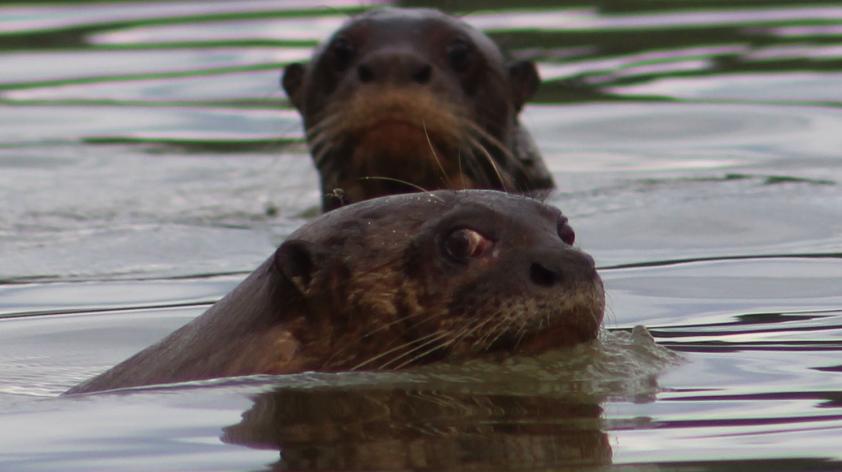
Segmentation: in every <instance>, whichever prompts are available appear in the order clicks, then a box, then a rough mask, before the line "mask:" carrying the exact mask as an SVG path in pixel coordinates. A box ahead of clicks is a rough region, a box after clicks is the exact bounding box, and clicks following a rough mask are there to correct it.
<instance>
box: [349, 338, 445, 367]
mask: <svg viewBox="0 0 842 472" xmlns="http://www.w3.org/2000/svg"><path fill="white" fill-rule="evenodd" d="M448 336H449V333H447V332H444V333H442V332H439V331H435V332H433V333H431V334H428V335H426V336H422V337H420V338H418V339H413V340H412V341H409V342H407V343H404V344H401V345H399V346H396V347H393V348H392V349H389V350H387V351H384V352H382V353H380V354H378V355H376V356H374V357H372V358H370V359H368V360H366V361H364V362H361V363H360V364H357V365H356V366H354V367H352V368H351V370H357V369H359V368H361V367H363V366H366V365H368V364H371V363H372V362H374V361H376V360H378V359H381V358H383V357H384V356H388V355H389V354H392V353H394V352H396V351H400V350H401V349H405V348H407V347H410V346H412V345H414V344H418V343H419V342H420V343H421V344H419V345H417V346H415V347H413V348H412V349H410V350H408V351H406V352H404V353H403V354H401V355H399V356H397V357H395V358H393V359H391V360H390V361H388V362H386V363H384V364H381V365H380V366H379V367H378V368H379V369H386V368H387V367H388V366H389V364H391V363H393V362H395V361H397V360H398V359H401V358H402V357H405V356H407V355H409V354H411V353H413V352H415V351H417V350H418V349H423V348H424V347H426V346H429V345H430V344H433V343H436V342H438V341H441V340H442V339H443V338H446V337H448Z"/></svg>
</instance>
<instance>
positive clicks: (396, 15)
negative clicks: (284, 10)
mask: <svg viewBox="0 0 842 472" xmlns="http://www.w3.org/2000/svg"><path fill="white" fill-rule="evenodd" d="M539 83H540V79H539V77H538V73H537V70H536V68H535V65H534V64H533V63H531V62H529V61H515V62H506V61H505V59H504V58H503V55H502V53H501V51H500V49H499V48H498V47H497V45H496V44H494V42H493V41H492V40H491V39H490V38H488V37H487V36H486V35H484V34H483V33H482V32H480V31H479V30H477V29H475V28H473V27H471V26H470V25H468V24H467V23H465V22H463V21H461V20H460V19H458V18H455V17H452V16H449V15H446V14H444V13H441V12H439V11H436V10H427V9H396V8H384V9H378V10H372V11H369V12H367V13H364V14H361V15H359V16H356V17H354V18H352V19H351V20H349V21H348V22H347V23H346V24H345V25H344V26H342V27H341V28H340V29H339V30H338V31H337V32H336V33H335V34H334V35H333V36H332V37H331V38H330V39H329V40H328V41H327V42H326V43H325V44H324V45H322V46H321V47H320V48H318V49H317V50H316V52H315V53H314V55H313V58H312V60H311V62H310V63H308V64H306V65H305V64H291V65H289V66H287V68H286V70H285V71H284V78H283V86H284V89H285V90H286V92H287V95H288V96H289V98H290V101H291V102H292V104H293V105H294V106H295V107H296V108H297V109H298V111H299V112H300V113H301V115H302V118H303V120H304V126H305V128H306V131H307V140H308V143H309V145H310V151H311V153H312V155H313V159H314V161H315V164H316V167H317V169H318V171H319V175H320V178H321V187H322V192H323V195H324V197H323V201H322V203H323V209H324V210H330V209H333V208H336V207H338V206H341V205H343V204H347V203H353V202H357V201H361V200H364V199H368V198H373V197H377V196H383V195H389V194H395V193H407V192H413V191H416V190H418V188H424V189H427V190H432V189H442V188H444V189H466V188H489V189H497V190H505V191H510V192H536V191H540V190H546V189H550V188H552V187H553V179H552V177H551V176H550V174H549V172H548V171H547V169H546V167H545V166H544V163H543V161H542V160H541V157H540V155H539V154H538V152H537V150H536V147H535V145H534V143H533V141H532V138H531V137H530V136H529V133H528V132H527V131H526V130H525V129H524V128H523V127H522V126H521V124H520V121H519V120H518V113H519V112H520V110H521V108H522V107H523V105H524V103H525V102H526V100H528V99H529V98H531V97H532V95H533V94H534V93H535V92H536V90H537V88H538V85H539Z"/></svg>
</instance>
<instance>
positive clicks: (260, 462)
mask: <svg viewBox="0 0 842 472" xmlns="http://www.w3.org/2000/svg"><path fill="white" fill-rule="evenodd" d="M377 3H380V2H365V5H366V6H368V5H374V4H377ZM401 3H402V4H404V5H410V4H412V5H418V4H421V5H424V6H430V5H438V6H444V7H449V8H451V9H452V10H453V11H456V12H458V13H459V14H461V15H464V18H465V20H466V21H468V22H470V23H472V24H475V25H477V26H479V27H481V28H483V29H485V30H486V31H488V32H489V33H490V34H491V35H492V36H493V37H494V38H495V39H496V40H497V41H499V42H500V43H501V44H503V45H504V46H505V47H507V48H508V49H509V50H510V51H511V53H512V55H513V56H514V57H516V58H519V59H531V60H534V61H536V62H537V63H538V67H539V69H540V71H541V74H542V76H543V79H544V83H543V86H542V88H541V91H540V93H539V97H538V100H539V102H540V103H538V104H532V105H530V106H528V107H527V108H526V110H525V116H524V120H525V122H526V123H527V125H528V126H529V128H530V130H531V131H532V133H533V135H534V136H535V138H536V141H537V142H538V144H539V146H540V147H541V150H542V152H543V154H544V156H545V157H546V160H547V164H548V166H549V168H550V169H551V171H552V172H553V174H554V178H555V180H556V182H557V183H558V187H559V188H558V191H557V192H556V193H554V194H553V195H552V196H550V201H551V202H552V203H554V204H556V205H557V206H559V207H560V208H562V209H563V210H564V211H565V213H566V214H567V215H568V216H570V217H571V221H572V223H573V225H574V227H575V228H576V230H577V239H578V241H579V242H580V244H581V245H582V246H583V248H585V249H586V250H588V251H589V252H591V253H592V254H593V255H594V256H595V257H596V259H597V261H598V263H599V264H600V265H601V266H602V267H603V270H602V274H603V278H604V280H605V283H606V289H607V296H608V304H609V308H608V313H607V316H606V325H607V327H608V328H609V329H611V330H614V331H612V332H610V333H607V334H606V335H605V337H604V338H603V340H602V344H600V345H597V346H588V347H583V348H581V349H580V350H579V351H577V352H575V353H569V352H562V353H554V354H555V356H556V357H549V358H544V357H542V358H537V359H515V360H510V361H508V362H505V363H503V364H502V365H500V364H488V363H477V364H468V365H465V366H443V367H441V370H436V369H435V368H434V369H433V370H432V371H421V372H411V373H400V374H352V375H338V376H319V375H302V376H292V377H290V378H282V379H277V378H276V379H266V378H262V377H257V378H252V379H234V380H229V381H221V382H207V383H201V382H200V383H196V384H188V385H179V386H172V387H169V388H160V389H138V390H134V391H129V392H121V393H114V394H105V395H93V396H86V397H77V398H64V397H56V395H58V394H59V393H60V392H62V391H63V390H65V389H66V388H68V387H69V386H71V385H73V384H74V383H76V382H78V381H80V380H82V379H84V378H86V377H88V376H90V375H92V374H93V373H95V372H98V371H101V370H103V369H105V368H107V367H108V366H110V365H113V364H114V363H116V362H117V361H119V360H121V359H123V358H124V357H126V356H128V355H130V354H131V353H133V352H135V351H137V350H139V349H140V348H142V347H144V346H146V345H148V344H150V343H152V342H154V341H155V340H156V339H159V338H161V337H162V336H164V335H165V334H167V333H168V332H170V331H171V330H173V329H174V328H175V327H177V326H179V325H181V324H183V323H185V322H187V321H188V320H190V319H192V318H193V317H194V316H196V315H197V314H199V313H200V312H201V311H202V310H203V309H204V308H205V307H206V306H207V304H208V303H210V302H211V301H213V300H214V299H216V298H218V297H220V296H221V295H222V294H224V293H225V292H226V291H227V290H229V289H230V288H231V287H233V286H234V285H236V283H237V282H238V281H239V280H240V279H241V278H242V277H243V275H244V274H245V273H247V272H248V271H250V270H251V269H253V268H254V267H255V266H256V265H257V264H258V263H259V262H261V261H262V260H263V259H265V256H266V254H268V253H269V251H271V250H272V248H273V247H274V246H276V245H277V244H278V243H279V241H281V240H283V239H284V237H285V236H286V235H288V234H289V233H290V232H291V231H292V229H294V228H295V227H297V226H299V225H300V224H301V223H302V222H303V221H305V220H306V219H307V218H308V217H310V216H311V215H313V214H314V212H315V211H316V209H317V208H318V204H319V198H320V196H319V195H318V190H317V179H316V175H315V173H314V171H313V169H312V166H311V164H310V161H309V157H308V156H307V155H306V150H305V149H304V147H303V146H302V145H301V143H302V130H301V127H300V123H299V121H298V117H297V115H296V114H295V112H294V111H293V110H292V109H291V108H290V107H289V106H288V103H287V101H286V97H284V96H283V94H282V92H281V90H280V88H279V86H278V79H279V75H280V73H279V71H280V68H281V67H282V66H283V64H285V63H287V62H290V61H298V60H302V59H304V58H306V57H307V55H308V54H309V51H310V49H311V48H312V47H313V46H314V45H315V44H316V43H317V42H318V41H319V40H320V39H322V38H324V37H325V36H326V35H327V34H329V32H330V31H331V30H333V29H334V28H335V27H336V26H337V25H338V24H339V23H341V22H342V21H343V20H344V18H345V17H346V15H349V14H352V13H354V12H356V11H359V10H361V9H362V8H363V6H362V4H361V3H360V2H358V1H345V0H328V1H322V2H319V3H318V6H316V5H315V4H313V3H312V2H304V1H298V0H284V1H280V2H279V1H275V0H273V1H263V0H244V1H238V2H224V1H210V2H139V1H120V2H108V1H104V2H100V1H98V2H86V1H81V2H54V3H41V2H30V3H20V2H18V3H10V2H0V70H2V71H3V72H0V202H2V203H4V205H3V211H0V444H2V445H0V470H15V471H26V470H66V471H70V470H80V471H81V470H84V471H91V470H144V471H145V470H160V469H161V464H167V465H168V469H172V470H203V471H206V470H261V469H262V470H272V469H275V470H290V469H296V470H301V469H310V470H318V469H321V470H328V469H329V470H342V469H346V470H347V469H352V468H353V469H357V470H364V469H381V470H382V469H409V468H413V469H419V470H420V469H425V470H442V469H447V468H449V469H454V470H464V469H466V468H474V469H484V470H485V469H496V470H513V469H523V468H532V469H541V468H549V469H553V470H577V471H578V470H614V469H617V470H655V469H657V470H688V471H689V470H746V469H747V470H764V471H765V470H787V471H805V470H810V471H818V470H839V469H840V468H842V455H840V452H839V448H838V443H839V441H840V438H842V416H840V415H842V413H840V410H839V408H840V406H842V403H841V400H840V395H842V394H840V392H842V377H840V374H842V367H840V365H842V361H839V356H838V353H839V351H840V349H842V291H840V288H839V287H840V286H842V284H840V280H842V273H840V270H842V269H840V267H842V266H840V264H839V259H840V257H842V191H840V189H839V187H840V183H842V160H840V157H842V156H840V151H839V150H840V149H842V138H840V136H842V134H840V130H842V115H840V113H839V107H840V105H841V104H842V87H839V83H840V79H842V7H840V6H839V5H838V2H836V1H815V2H810V3H803V2H797V1H794V0H793V1H787V0H781V1H779V0H768V1H766V0H758V1H741V0H739V1H737V0H735V1H733V2H727V4H726V3H722V2H712V1H708V0H692V1H685V2H680V4H679V3H675V2H651V1H646V2H638V1H623V2H588V1H575V2H573V1H571V2H562V3H561V4H558V3H557V4H554V5H552V6H548V5H546V4H545V3H542V2H530V3H527V4H524V3H522V2H521V3H517V2H493V8H492V7H491V6H490V4H489V3H488V2H474V1H470V0H463V1H460V2H426V1H425V2H410V1H406V2H401ZM635 325H646V326H647V327H649V329H650V331H651V332H652V333H653V334H654V336H655V340H656V341H657V342H658V343H659V344H660V345H661V346H668V347H670V348H671V349H674V350H675V351H679V352H680V353H681V355H682V358H683V362H680V363H676V360H675V358H674V356H673V355H670V354H668V353H667V351H665V350H664V348H663V347H655V346H653V345H652V343H651V340H649V338H648V337H647V336H646V335H645V332H643V331H640V330H637V331H635V332H634V334H628V333H627V330H630V329H631V327H632V326H635ZM656 377H657V381H656ZM244 446H247V447H244Z"/></svg>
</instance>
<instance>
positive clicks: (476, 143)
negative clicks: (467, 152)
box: [468, 138, 510, 192]
mask: <svg viewBox="0 0 842 472" xmlns="http://www.w3.org/2000/svg"><path fill="white" fill-rule="evenodd" d="M468 142H469V143H471V145H472V146H474V148H475V149H477V150H479V151H480V152H481V153H482V156H483V157H485V159H486V162H488V164H489V165H490V166H491V169H492V170H493V171H494V175H495V176H496V177H497V181H498V182H499V183H500V186H501V187H503V190H505V191H506V192H509V191H510V190H509V185H508V182H507V179H504V178H503V174H502V173H501V172H500V169H499V168H498V167H497V163H496V162H494V157H492V156H491V154H490V153H489V152H488V150H487V149H485V147H484V146H483V145H482V143H480V142H479V141H478V140H477V139H476V138H468Z"/></svg>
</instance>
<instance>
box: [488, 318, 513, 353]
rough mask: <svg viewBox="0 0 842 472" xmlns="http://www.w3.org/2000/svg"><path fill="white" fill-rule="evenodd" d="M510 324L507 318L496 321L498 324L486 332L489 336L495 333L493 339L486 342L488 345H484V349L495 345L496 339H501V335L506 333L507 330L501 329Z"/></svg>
mask: <svg viewBox="0 0 842 472" xmlns="http://www.w3.org/2000/svg"><path fill="white" fill-rule="evenodd" d="M510 323H511V320H510V319H509V318H508V317H505V316H504V317H501V318H500V321H498V323H497V324H496V325H494V327H493V328H492V329H490V330H488V332H489V333H490V334H494V333H496V335H494V337H493V338H492V339H491V340H490V341H488V344H486V346H485V348H486V349H488V348H490V347H491V346H493V345H494V343H496V342H497V340H498V339H500V338H501V337H503V335H504V334H506V333H507V332H508V330H506V329H503V328H505V327H506V326H507V325H509V324H510Z"/></svg>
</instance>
